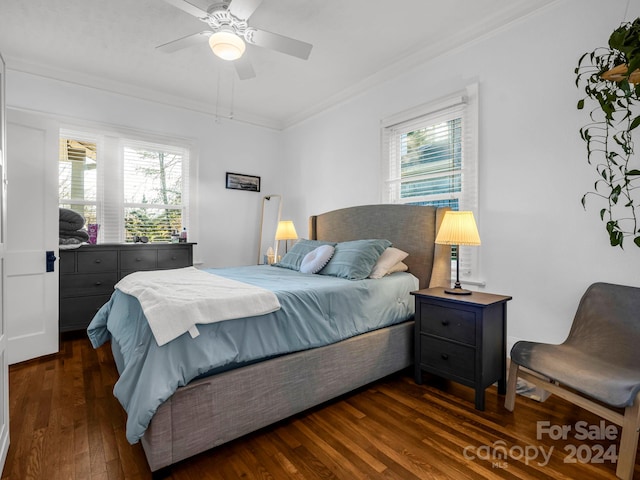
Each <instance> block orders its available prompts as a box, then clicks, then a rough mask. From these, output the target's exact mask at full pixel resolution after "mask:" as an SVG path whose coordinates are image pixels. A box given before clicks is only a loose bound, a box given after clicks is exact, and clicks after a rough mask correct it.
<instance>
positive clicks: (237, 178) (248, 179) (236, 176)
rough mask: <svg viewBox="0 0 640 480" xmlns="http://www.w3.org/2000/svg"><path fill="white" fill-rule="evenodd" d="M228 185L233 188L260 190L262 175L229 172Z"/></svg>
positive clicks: (247, 190) (248, 190)
mask: <svg viewBox="0 0 640 480" xmlns="http://www.w3.org/2000/svg"><path fill="white" fill-rule="evenodd" d="M226 187H227V188H230V189H233V190H244V191H245V192H259V191H260V177H256V176H254V175H244V174H242V173H231V172H227V183H226Z"/></svg>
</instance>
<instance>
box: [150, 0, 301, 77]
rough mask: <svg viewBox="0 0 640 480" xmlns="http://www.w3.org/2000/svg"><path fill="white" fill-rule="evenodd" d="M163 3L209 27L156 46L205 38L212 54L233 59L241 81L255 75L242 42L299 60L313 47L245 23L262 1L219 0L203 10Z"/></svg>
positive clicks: (177, 0) (173, 0) (181, 0)
mask: <svg viewBox="0 0 640 480" xmlns="http://www.w3.org/2000/svg"><path fill="white" fill-rule="evenodd" d="M165 2H167V3H169V4H171V5H173V6H174V7H177V8H179V9H180V10H182V11H184V12H186V13H188V14H189V15H193V16H194V17H196V18H198V19H199V20H201V21H203V22H204V23H206V24H207V25H208V26H209V28H210V29H209V30H203V31H202V32H198V33H194V34H192V35H187V36H186V37H182V38H179V39H177V40H173V41H171V42H169V43H165V44H164V45H160V46H158V47H156V48H157V49H158V50H160V51H163V52H167V53H171V52H175V51H177V50H180V49H182V48H186V47H189V46H191V45H195V44H197V43H200V42H203V41H206V40H207V39H208V41H209V45H210V46H211V49H212V50H213V53H214V54H216V55H217V56H218V57H220V58H222V59H224V60H230V61H233V63H234V66H235V68H236V72H237V73H238V76H239V77H240V79H241V80H245V79H248V78H253V77H255V76H256V75H255V72H254V70H253V67H252V65H251V63H250V62H249V60H248V59H247V57H246V56H245V55H243V54H244V51H245V48H246V45H245V42H246V43H250V44H252V45H257V46H259V47H263V48H269V49H271V50H275V51H277V52H281V53H286V54H287V55H292V56H294V57H298V58H301V59H303V60H306V59H307V58H309V54H310V53H311V48H313V46H312V45H311V44H309V43H305V42H301V41H300V40H295V39H293V38H289V37H285V36H283V35H278V34H277V33H271V32H267V31H265V30H260V29H257V28H253V27H251V26H249V25H248V23H247V21H248V19H249V17H250V16H251V15H252V14H253V12H255V11H256V9H257V8H258V7H259V6H260V4H261V3H262V0H221V1H219V2H218V3H215V4H213V5H211V6H210V7H209V8H208V9H207V10H206V11H205V10H203V9H201V8H200V7H198V6H196V5H194V4H192V3H190V2H188V1H187V0H165Z"/></svg>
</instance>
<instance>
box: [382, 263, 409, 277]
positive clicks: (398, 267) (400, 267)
mask: <svg viewBox="0 0 640 480" xmlns="http://www.w3.org/2000/svg"><path fill="white" fill-rule="evenodd" d="M407 270H409V265H407V264H406V263H404V262H398V263H396V264H395V265H394V266H393V267H391V268H390V269H389V271H388V272H387V275H391V274H392V273H396V272H406V271H407Z"/></svg>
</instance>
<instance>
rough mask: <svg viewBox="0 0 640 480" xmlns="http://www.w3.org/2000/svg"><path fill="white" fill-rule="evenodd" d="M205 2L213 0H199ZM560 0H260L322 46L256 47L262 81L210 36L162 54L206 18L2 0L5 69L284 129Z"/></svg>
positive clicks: (152, 1) (142, 1)
mask: <svg viewBox="0 0 640 480" xmlns="http://www.w3.org/2000/svg"><path fill="white" fill-rule="evenodd" d="M191 1H192V3H194V4H197V5H199V6H200V7H201V8H203V9H205V10H206V9H207V7H208V4H209V3H216V0H210V2H209V1H208V0H191ZM554 1H557V0H440V1H433V0H392V1H388V0H264V1H263V3H262V4H261V5H260V6H259V7H258V9H257V10H256V12H255V13H254V14H253V16H252V17H251V18H250V21H249V24H250V25H251V26H254V27H256V28H261V29H264V30H268V31H271V32H275V33H279V34H282V35H286V36H289V37H293V38H296V39H299V40H302V41H305V42H308V43H311V44H313V45H314V47H313V50H312V51H311V55H310V57H309V59H308V60H306V61H305V60H300V59H297V58H294V57H290V56H287V55H284V54H281V53H278V52H274V51H270V50H265V49H262V48H260V47H256V46H253V45H248V46H247V52H246V55H248V56H249V58H250V61H251V63H252V65H253V67H254V70H255V72H256V78H253V79H249V80H238V78H237V76H236V74H235V70H234V69H233V68H232V66H231V65H230V64H229V63H228V62H225V61H224V60H221V59H218V58H217V57H215V56H214V55H213V53H212V52H211V50H210V49H209V46H208V45H207V43H206V42H205V43H203V44H200V45H195V46H193V47H189V48H187V49H184V50H180V51H178V52H175V53H171V54H167V53H163V52H160V51H156V50H155V47H156V46H158V45H161V44H164V43H167V42H169V41H171V40H174V39H177V38H179V37H183V36H186V35H189V34H192V33H195V32H199V31H202V30H206V29H207V25H206V24H204V23H202V22H201V21H200V20H198V19H196V18H195V17H192V16H190V15H188V14H187V13H184V12H183V11H181V10H179V9H177V8H176V7H174V6H172V5H170V4H168V3H166V2H164V1H163V0H0V52H2V55H3V56H4V58H5V61H6V63H7V67H8V69H9V70H10V71H11V70H15V71H23V72H29V73H35V74H38V75H44V76H47V77H51V78H57V79H61V80H66V81H71V82H74V83H79V84H83V85H91V86H94V87H97V88H102V89H105V90H109V91H115V92H120V93H125V94H128V95H134V96H137V97H141V98H146V99H153V100H156V101H160V102H163V103H167V104H172V105H180V106H183V107H187V108H191V109H194V110H198V111H204V112H208V113H214V114H216V113H217V114H219V115H223V116H229V115H230V114H231V111H233V116H234V118H236V119H238V120H242V121H248V122H251V123H257V124H262V125H267V126H270V127H273V128H285V127H287V126H289V125H291V124H293V123H295V122H297V121H300V120H302V119H304V118H307V117H309V116H310V115H313V114H314V113H316V112H318V111H321V110H322V109H324V108H326V107H328V106H330V105H332V104H333V103H335V102H337V101H339V100H341V99H344V98H347V97H348V96H349V95H352V94H354V93H356V92H358V91H362V89H364V88H366V87H368V86H371V85H374V84H376V83H377V82H380V81H384V80H385V79H387V78H390V77H391V76H393V75H394V72H397V71H398V70H399V69H400V70H402V71H404V70H406V69H408V68H411V66H412V65H415V64H418V63H422V62H424V61H426V60H428V59H430V58H433V57H434V56H437V55H439V54H441V53H443V52H446V51H448V50H451V49H453V48H455V47H457V46H459V45H461V44H464V43H466V42H469V41H472V40H473V39H475V38H477V37H479V36H482V35H485V34H487V33H490V32H492V31H495V30H496V29H498V28H500V27H501V26H503V25H505V24H507V23H509V22H512V21H514V20H516V19H518V18H520V17H522V16H524V15H528V14H530V13H531V12H533V11H535V10H537V9H539V8H542V7H544V6H546V5H548V4H550V3H553V2H554Z"/></svg>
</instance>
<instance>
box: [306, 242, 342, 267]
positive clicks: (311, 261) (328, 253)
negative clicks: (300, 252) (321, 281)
mask: <svg viewBox="0 0 640 480" xmlns="http://www.w3.org/2000/svg"><path fill="white" fill-rule="evenodd" d="M334 251H335V247H333V246H332V245H320V246H319V247H318V248H316V249H315V250H312V251H310V252H309V253H307V254H306V255H305V256H304V258H303V259H302V263H301V264H300V271H301V272H302V273H318V272H319V271H320V270H322V268H323V267H324V266H325V265H326V264H327V263H328V262H329V260H331V257H332V256H333V252H334Z"/></svg>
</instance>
